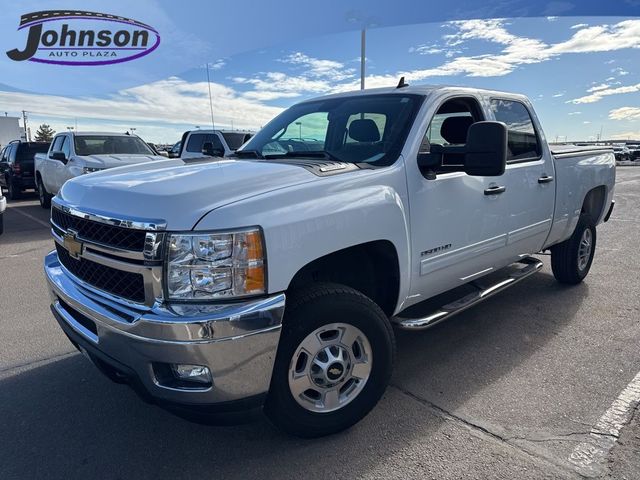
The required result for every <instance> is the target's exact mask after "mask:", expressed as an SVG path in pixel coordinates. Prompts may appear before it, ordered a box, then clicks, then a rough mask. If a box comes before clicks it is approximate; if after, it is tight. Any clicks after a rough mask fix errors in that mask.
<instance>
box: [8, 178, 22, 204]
mask: <svg viewBox="0 0 640 480" xmlns="http://www.w3.org/2000/svg"><path fill="white" fill-rule="evenodd" d="M20 197H21V192H20V189H19V188H16V186H15V185H14V184H13V181H12V180H11V179H10V178H8V179H7V198H8V199H9V200H18V199H19V198H20Z"/></svg>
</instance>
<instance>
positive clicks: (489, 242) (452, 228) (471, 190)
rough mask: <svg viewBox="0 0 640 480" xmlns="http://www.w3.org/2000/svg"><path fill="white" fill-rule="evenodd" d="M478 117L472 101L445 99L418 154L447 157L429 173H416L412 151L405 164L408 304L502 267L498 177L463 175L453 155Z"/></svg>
mask: <svg viewBox="0 0 640 480" xmlns="http://www.w3.org/2000/svg"><path fill="white" fill-rule="evenodd" d="M484 117H485V115H484V113H483V111H482V109H481V107H480V102H479V101H478V99H477V98H475V97H460V96H456V97H451V98H448V99H446V98H445V99H444V101H442V102H441V103H440V105H439V107H438V109H437V110H436V113H435V114H433V115H432V118H431V119H430V121H429V124H428V125H429V127H428V128H427V130H426V133H425V134H424V139H423V141H422V145H421V148H420V149H421V150H424V149H432V146H435V145H439V147H438V148H440V149H444V150H445V151H449V152H452V153H450V154H447V153H445V154H443V157H442V165H441V166H440V167H436V171H435V172H433V171H424V170H423V171H421V170H420V167H419V166H418V163H417V154H418V151H416V152H415V154H412V156H411V158H408V159H406V164H407V168H406V172H407V185H408V188H409V190H408V191H409V201H410V224H411V258H412V278H411V287H410V290H411V302H410V303H411V304H415V303H418V302H420V301H422V300H425V299H427V298H430V297H432V296H434V295H437V294H439V293H442V292H444V291H447V290H450V289H451V288H455V287H457V286H459V285H461V284H464V283H467V282H470V281H472V280H474V279H476V278H479V277H481V276H483V275H485V274H487V273H489V272H491V271H492V270H493V269H495V268H500V267H502V266H504V259H503V258H502V257H503V256H504V252H503V249H504V246H505V244H506V239H507V231H506V228H507V227H506V224H505V214H506V213H507V204H506V200H505V198H504V196H503V195H501V194H500V193H494V190H495V188H494V187H497V186H498V183H499V182H500V178H501V177H479V176H469V175H467V174H466V173H464V171H463V166H462V163H463V158H462V157H460V156H459V155H460V154H459V153H456V149H457V151H458V152H459V151H460V147H464V145H465V144H466V138H467V131H468V128H469V127H470V125H471V124H473V123H474V122H477V121H481V120H484V119H485V118H484ZM433 150H436V148H433ZM433 173H435V178H434V175H433ZM429 178H430V179H429ZM507 263H508V262H507Z"/></svg>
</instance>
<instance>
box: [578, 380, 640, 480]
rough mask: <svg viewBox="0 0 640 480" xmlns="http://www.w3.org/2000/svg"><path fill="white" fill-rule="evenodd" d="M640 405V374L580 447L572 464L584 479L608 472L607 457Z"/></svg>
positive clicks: (621, 393)
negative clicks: (639, 404)
mask: <svg viewBox="0 0 640 480" xmlns="http://www.w3.org/2000/svg"><path fill="white" fill-rule="evenodd" d="M638 403H640V373H638V374H637V375H636V376H635V377H634V379H633V380H631V382H630V383H629V384H628V385H627V386H626V387H625V389H624V390H622V392H620V395H618V398H616V399H615V401H614V402H613V403H612V404H611V407H609V410H607V411H606V412H605V413H604V415H602V417H600V420H598V422H597V423H596V424H595V425H594V426H593V427H592V428H591V433H590V438H589V440H588V441H586V442H584V443H581V444H579V445H578V446H577V447H576V448H575V449H574V450H573V452H572V453H571V456H570V457H569V461H570V462H571V463H573V464H574V465H575V466H576V467H577V470H578V473H580V474H581V475H584V476H585V477H597V476H600V475H603V474H604V473H606V464H607V456H608V454H609V451H610V450H611V449H612V448H613V447H614V446H615V444H616V442H617V441H618V438H619V437H620V430H621V429H622V427H624V426H625V425H626V424H627V423H629V421H630V420H631V415H632V414H633V410H634V409H635V407H636V405H638Z"/></svg>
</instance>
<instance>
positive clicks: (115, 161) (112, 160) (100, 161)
mask: <svg viewBox="0 0 640 480" xmlns="http://www.w3.org/2000/svg"><path fill="white" fill-rule="evenodd" d="M77 158H81V159H82V160H84V163H85V165H86V166H87V167H91V168H113V167H121V166H123V165H133V164H136V163H145V162H150V161H153V160H166V157H161V156H158V155H125V154H122V155H121V154H112V155H84V156H82V157H77Z"/></svg>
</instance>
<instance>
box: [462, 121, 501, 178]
mask: <svg viewBox="0 0 640 480" xmlns="http://www.w3.org/2000/svg"><path fill="white" fill-rule="evenodd" d="M506 166H507V126H506V125H505V124H504V123H502V122H476V123H474V124H473V125H471V126H470V127H469V132H468V133H467V145H466V152H465V157H464V171H465V173H466V174H467V175H473V176H479V177H498V176H500V175H503V174H504V171H505V168H506Z"/></svg>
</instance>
